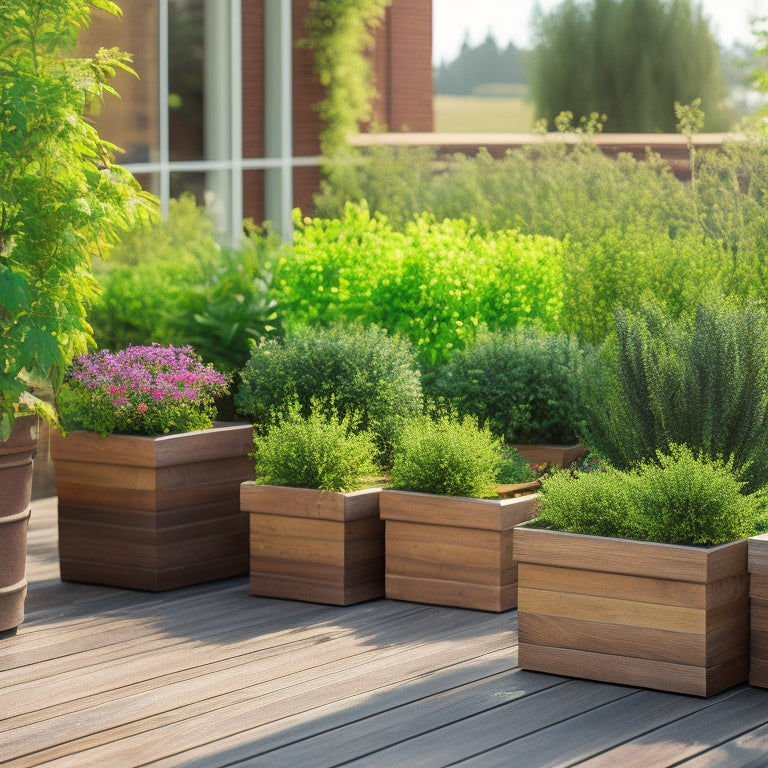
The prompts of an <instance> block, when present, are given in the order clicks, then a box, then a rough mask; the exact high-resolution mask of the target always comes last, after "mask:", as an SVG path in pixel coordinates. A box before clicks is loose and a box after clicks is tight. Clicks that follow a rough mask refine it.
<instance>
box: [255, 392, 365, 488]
mask: <svg viewBox="0 0 768 768" xmlns="http://www.w3.org/2000/svg"><path fill="white" fill-rule="evenodd" d="M254 443H255V445H256V451H255V453H254V458H255V460H256V476H257V478H258V480H259V481H260V482H262V483H265V484H269V485H287V486H289V487H292V488H316V489H318V490H321V491H354V490H358V489H359V488H362V487H364V485H365V478H369V477H371V476H373V475H375V474H376V473H377V472H378V468H377V466H376V463H375V460H374V455H375V452H376V448H375V445H374V442H373V438H372V435H371V434H370V433H367V432H355V431H354V424H353V420H352V419H351V417H350V416H345V417H343V418H339V417H338V416H337V415H336V414H335V413H333V412H329V413H322V412H321V410H319V409H316V410H313V411H312V412H311V413H310V414H309V416H302V415H301V413H300V411H299V408H298V407H293V408H291V409H290V410H289V411H288V412H287V414H286V415H285V417H284V418H282V419H281V420H280V421H279V422H278V423H276V424H272V425H271V426H270V427H269V429H268V430H267V433H266V434H265V435H264V436H263V437H259V436H256V437H255V438H254Z"/></svg>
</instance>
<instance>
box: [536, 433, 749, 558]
mask: <svg viewBox="0 0 768 768" xmlns="http://www.w3.org/2000/svg"><path fill="white" fill-rule="evenodd" d="M742 490H743V483H742V482H741V481H740V480H738V478H737V477H736V475H735V474H734V467H733V464H732V462H723V461H720V460H714V461H713V460H711V459H709V458H706V457H704V456H703V455H698V456H697V455H694V453H693V452H692V451H691V450H690V449H689V448H687V447H686V446H679V445H672V446H670V447H669V450H668V452H666V453H662V452H658V453H657V455H656V457H655V460H652V461H646V462H642V463H640V464H639V465H637V466H636V467H635V468H633V469H630V470H627V471H624V470H619V469H615V468H608V469H606V471H604V472H595V473H589V474H578V473H577V474H575V475H574V474H571V473H569V472H564V471H561V472H556V473H554V474H553V475H551V476H550V477H546V478H544V479H543V480H542V486H541V496H540V510H541V511H540V515H539V517H538V518H537V521H536V525H537V526H543V527H548V528H553V529H556V530H562V531H570V532H572V533H582V534H589V535H593V536H613V537H618V538H629V539H637V540H641V541H659V542H665V543H667V544H688V545H704V546H714V545H717V544H724V543H726V542H729V541H736V540H738V539H743V538H746V537H748V536H752V535H754V534H755V532H756V530H757V525H758V516H759V513H760V505H759V504H758V501H757V499H756V498H755V497H754V496H750V495H747V494H744V493H743V492H742Z"/></svg>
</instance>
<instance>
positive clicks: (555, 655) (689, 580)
mask: <svg viewBox="0 0 768 768" xmlns="http://www.w3.org/2000/svg"><path fill="white" fill-rule="evenodd" d="M514 554H515V558H516V560H517V561H518V565H519V580H520V583H519V589H518V631H519V661H518V665H519V666H520V667H521V668H523V669H529V670H534V671H538V672H549V673H552V674H556V675H566V676H570V677H582V678H587V679H591V680H601V681H604V682H610V683H618V684H623V685H634V686H641V687H646V688H656V689H659V690H662V691H674V692H677V693H686V694H693V695H696V696H709V695H711V694H713V693H716V692H717V691H720V690H722V689H724V688H728V687H730V686H732V685H736V684H737V683H741V682H743V681H745V680H746V679H747V665H748V661H749V648H748V645H749V637H748V634H749V615H748V576H747V540H746V539H744V540H741V541H736V542H733V543H731V544H724V545H722V546H719V547H712V548H703V547H702V548H700V547H687V546H677V545H670V544H655V543H648V542H642V541H629V540H623V539H610V538H600V537H596V536H581V535H578V534H572V533H561V532H557V531H548V530H540V529H535V528H529V527H528V526H521V527H520V528H518V529H517V530H516V531H515V545H514Z"/></svg>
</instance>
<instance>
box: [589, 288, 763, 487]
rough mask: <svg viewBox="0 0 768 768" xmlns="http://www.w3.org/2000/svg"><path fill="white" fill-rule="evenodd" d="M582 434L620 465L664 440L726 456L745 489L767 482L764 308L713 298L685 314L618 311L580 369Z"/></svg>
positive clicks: (663, 446)
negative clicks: (594, 355) (612, 328)
mask: <svg viewBox="0 0 768 768" xmlns="http://www.w3.org/2000/svg"><path fill="white" fill-rule="evenodd" d="M582 381H583V382H584V389H583V392H582V403H583V406H584V409H585V412H586V415H587V418H586V421H585V436H584V437H585V442H586V444H587V445H589V446H590V448H592V449H594V450H596V451H597V452H598V453H600V454H601V455H603V456H605V457H606V458H607V459H608V460H609V461H610V462H611V463H613V464H614V465H615V466H617V467H619V468H620V469H627V468H629V467H630V466H631V465H632V464H634V463H636V462H638V461H641V460H647V459H650V458H652V457H653V456H654V455H655V453H656V451H657V450H667V449H668V447H669V446H670V445H672V444H675V443H677V444H684V445H688V446H689V447H690V448H691V449H692V450H694V451H697V452H698V451H701V452H702V453H703V455H704V456H707V457H709V458H710V459H713V460H714V459H724V460H728V459H730V458H732V459H733V462H734V466H735V467H736V469H737V470H739V471H743V472H744V473H745V475H744V477H745V479H746V481H747V485H748V487H749V489H750V490H755V489H756V488H758V487H760V486H762V485H765V484H766V482H768V452H767V451H766V450H765V445H766V444H768V315H767V314H766V312H765V311H764V310H762V309H758V308H757V307H754V306H747V307H746V308H742V307H740V306H738V305H737V304H736V303H735V302H728V301H725V300H723V299H717V298H711V299H709V300H707V301H706V302H704V303H702V304H701V305H699V307H698V309H697V311H696V313H695V315H694V316H693V317H688V316H684V317H682V318H680V319H678V320H673V319H670V318H669V316H667V315H666V314H665V313H664V312H663V311H662V310H661V309H660V307H659V306H658V304H657V303H653V302H647V303H646V304H644V306H643V307H642V308H641V309H640V310H638V311H636V312H624V311H620V312H619V313H617V318H616V334H615V336H614V337H612V338H611V339H609V340H607V341H606V343H605V344H604V345H603V347H602V349H601V351H600V359H599V361H597V362H596V364H595V365H594V366H593V367H592V368H591V369H590V370H589V371H586V372H585V375H584V376H583V378H582Z"/></svg>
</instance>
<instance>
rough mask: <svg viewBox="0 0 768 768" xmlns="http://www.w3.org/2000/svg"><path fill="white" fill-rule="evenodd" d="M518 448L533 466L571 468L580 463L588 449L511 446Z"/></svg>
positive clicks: (562, 446)
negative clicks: (547, 465) (575, 462)
mask: <svg viewBox="0 0 768 768" xmlns="http://www.w3.org/2000/svg"><path fill="white" fill-rule="evenodd" d="M510 448H516V449H517V451H518V452H519V453H520V455H521V456H522V457H523V458H524V459H525V460H526V461H529V462H530V463H531V464H540V465H544V464H552V465H554V466H556V467H570V466H571V464H573V462H574V461H578V460H579V459H580V458H581V457H582V456H584V454H586V452H587V449H586V448H585V447H584V446H583V445H579V444H576V445H534V444H532V443H531V444H528V443H517V444H515V445H510Z"/></svg>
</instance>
